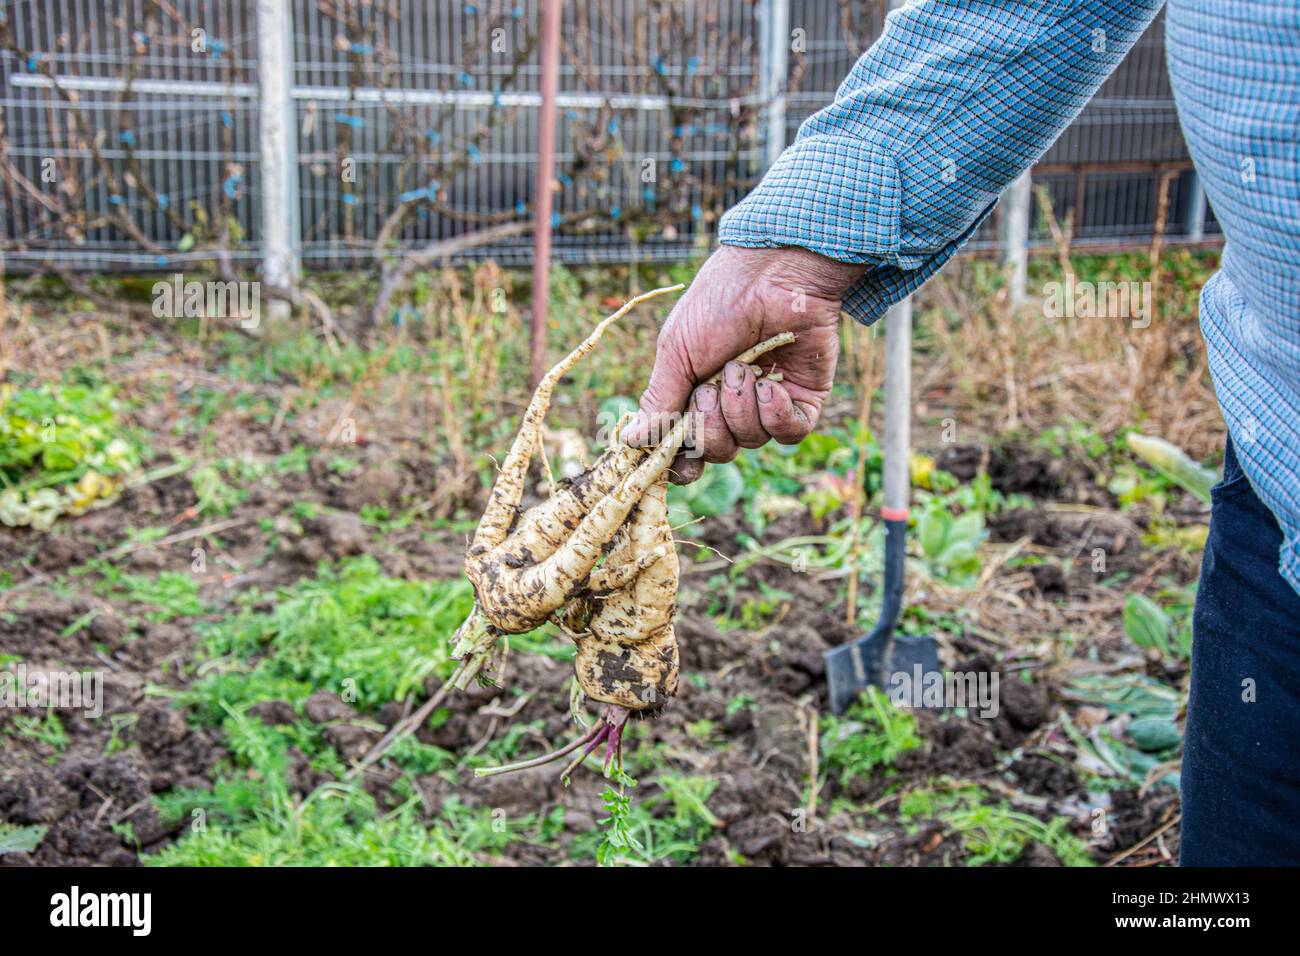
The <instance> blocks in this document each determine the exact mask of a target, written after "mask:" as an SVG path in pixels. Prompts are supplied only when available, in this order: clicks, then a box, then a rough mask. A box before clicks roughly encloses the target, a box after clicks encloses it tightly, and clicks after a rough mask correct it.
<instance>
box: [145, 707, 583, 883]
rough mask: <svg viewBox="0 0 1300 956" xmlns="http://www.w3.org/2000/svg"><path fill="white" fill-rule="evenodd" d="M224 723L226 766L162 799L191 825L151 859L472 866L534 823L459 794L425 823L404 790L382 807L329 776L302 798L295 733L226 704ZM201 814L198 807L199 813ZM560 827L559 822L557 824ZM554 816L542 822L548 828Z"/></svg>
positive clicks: (167, 810) (168, 811)
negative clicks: (292, 751) (296, 780)
mask: <svg viewBox="0 0 1300 956" xmlns="http://www.w3.org/2000/svg"><path fill="white" fill-rule="evenodd" d="M226 713H227V719H226V721H225V722H224V723H223V729H224V731H225V734H226V741H227V746H228V747H229V749H230V751H231V754H232V761H233V763H232V765H231V766H230V767H226V768H224V772H222V773H221V775H220V778H219V782H218V784H217V786H216V787H214V788H213V789H212V790H211V791H188V792H174V793H170V794H167V795H165V797H163V798H160V799H159V801H158V805H159V810H160V812H162V813H163V814H164V815H165V816H166V817H167V818H169V819H172V820H180V819H184V818H186V817H189V818H190V821H191V823H190V829H189V831H188V832H187V833H186V834H185V835H184V836H183V837H182V838H181V839H180V840H178V841H177V842H176V843H175V844H173V845H171V846H169V847H167V848H165V849H163V850H162V851H161V852H160V853H158V854H155V855H152V856H146V857H143V858H142V859H143V862H144V863H146V864H147V865H152V866H472V865H475V864H477V863H478V862H479V860H478V858H477V856H476V854H477V853H480V852H499V851H500V850H502V849H504V847H505V846H507V845H508V844H509V843H510V842H512V841H513V840H515V839H519V838H521V837H523V836H524V835H526V834H527V833H529V832H530V831H532V830H534V829H537V828H538V821H537V819H536V818H535V817H533V816H527V817H521V818H516V819H508V818H504V817H503V816H502V815H500V814H498V813H494V811H493V810H491V809H490V808H480V809H471V808H468V807H465V806H464V805H462V804H460V803H459V801H458V800H456V799H455V798H452V799H449V800H448V801H447V802H446V803H445V804H444V806H443V808H442V809H443V812H442V813H441V814H440V815H439V816H438V819H437V820H435V821H433V822H431V823H425V822H423V821H422V820H421V816H422V809H423V805H422V801H421V799H420V797H419V795H418V794H416V793H415V792H414V790H413V789H410V788H408V790H409V793H408V795H407V797H406V799H405V800H404V801H403V802H402V803H401V804H400V805H399V806H398V807H397V808H395V809H393V810H391V811H388V812H381V810H380V809H379V807H378V806H377V805H376V803H375V800H374V798H373V797H372V796H371V795H370V794H368V793H367V792H366V790H365V789H364V787H362V786H360V785H353V784H344V783H328V784H325V785H323V786H321V787H319V788H317V789H316V790H315V791H313V792H312V793H310V794H308V795H307V796H306V797H304V798H302V799H301V800H298V799H296V798H295V797H294V796H293V795H292V794H291V792H290V788H289V783H288V766H289V747H290V743H291V741H290V737H291V734H290V733H287V732H285V731H284V730H283V729H281V728H272V727H266V726H265V725H263V724H262V723H261V722H260V721H257V720H255V719H253V718H251V717H249V716H247V715H246V714H244V713H241V712H240V711H238V710H235V709H233V708H227V711H226ZM196 811H197V812H196ZM560 823H561V824H562V820H561V821H560ZM555 826H556V821H555V820H554V819H553V818H548V820H547V821H546V826H544V827H542V832H543V834H545V835H553V834H554V832H555Z"/></svg>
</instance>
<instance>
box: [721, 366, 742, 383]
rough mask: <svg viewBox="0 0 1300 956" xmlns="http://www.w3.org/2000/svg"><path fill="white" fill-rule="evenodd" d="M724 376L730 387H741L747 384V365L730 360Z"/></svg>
mask: <svg viewBox="0 0 1300 956" xmlns="http://www.w3.org/2000/svg"><path fill="white" fill-rule="evenodd" d="M723 377H724V378H725V379H726V381H727V387H728V388H740V386H741V385H743V384H745V366H743V365H741V364H740V363H739V362H728V363H727V370H726V371H725V372H724V373H723Z"/></svg>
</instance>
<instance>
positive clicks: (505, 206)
mask: <svg viewBox="0 0 1300 956" xmlns="http://www.w3.org/2000/svg"><path fill="white" fill-rule="evenodd" d="M283 2H285V3H286V4H288V8H289V15H290V18H291V29H292V44H291V45H292V64H291V66H290V70H291V72H290V96H291V99H292V115H293V118H294V124H295V131H294V136H293V137H292V139H293V141H294V142H295V145H296V155H295V156H294V157H292V158H291V161H292V162H293V163H294V164H295V165H296V171H297V183H298V191H297V192H298V194H297V210H298V223H297V232H298V237H299V242H300V252H301V256H302V259H303V262H304V264H305V265H306V266H308V267H334V268H339V267H351V266H355V265H358V264H365V263H373V262H375V261H378V260H380V259H382V258H383V257H384V256H385V255H388V254H390V253H391V252H392V251H393V250H395V249H396V250H401V249H404V248H419V247H422V246H424V245H426V244H428V243H430V242H435V241H438V240H445V239H449V238H453V237H456V236H465V235H467V234H472V233H473V232H475V231H476V230H481V229H484V228H486V227H490V226H493V225H499V224H502V223H508V222H512V221H519V220H524V219H527V218H528V217H529V215H530V212H531V209H532V204H533V201H534V198H535V196H534V190H535V188H536V187H535V162H536V146H537V114H538V106H539V104H540V95H539V92H538V88H539V66H538V63H539V53H538V50H537V49H536V46H537V43H536V35H535V24H536V23H537V22H538V17H539V11H538V6H539V2H538V0H475V2H464V0H461V2H451V0H427V2H424V0H420V2H416V0H410V2H398V0H365V2H362V0H283ZM886 9H887V4H886V3H882V2H877V0H866V2H851V0H758V2H751V0H658V2H649V3H647V2H637V0H590V2H570V3H567V4H565V8H564V14H563V16H564V20H563V30H562V37H563V39H562V50H561V58H560V93H559V101H558V117H559V119H558V122H559V129H558V134H557V142H558V144H559V150H558V156H557V165H556V168H557V183H556V190H557V192H556V195H555V210H556V212H555V216H554V226H555V236H556V237H555V255H556V256H557V258H558V259H560V260H561V261H571V262H573V261H578V262H581V261H604V260H612V259H629V258H631V259H669V258H681V257H683V256H686V255H689V254H690V253H691V251H692V250H693V249H694V248H696V247H697V246H698V245H700V244H702V243H707V242H708V240H709V238H710V237H711V235H712V233H713V231H714V228H715V226H716V222H717V219H718V217H719V216H720V215H721V213H722V212H723V211H724V210H725V209H726V208H727V207H728V206H730V205H731V204H733V203H734V202H735V201H736V200H737V199H739V198H740V197H741V196H742V195H743V194H744V193H745V191H746V190H747V189H748V188H750V186H752V185H753V184H754V183H755V182H757V180H758V179H759V178H760V177H761V175H762V172H763V170H764V168H765V167H766V165H767V163H768V162H770V160H771V158H772V157H773V156H774V155H775V152H776V151H777V150H779V147H780V146H781V145H782V143H783V142H787V141H789V140H790V139H791V138H792V137H793V136H794V134H795V132H796V131H797V129H798V125H799V123H800V122H801V121H802V120H803V119H804V118H805V117H807V116H808V115H809V114H810V113H812V112H814V111H815V110H816V109H818V108H819V107H820V106H822V105H824V104H825V103H827V102H828V101H829V100H830V99H831V98H832V97H833V96H834V92H835V89H836V87H837V86H838V84H839V82H840V80H841V79H842V78H843V77H844V75H845V74H846V73H847V72H848V70H849V69H850V67H851V66H852V64H853V62H854V61H855V60H856V58H857V56H858V55H859V54H860V53H861V52H862V51H863V50H864V49H866V47H867V46H869V45H870V43H871V42H873V41H874V39H875V38H876V37H877V36H878V35H879V34H880V32H881V30H882V28H883V24H884V15H885V11H886ZM0 10H2V11H3V17H4V22H3V30H4V34H3V35H4V38H5V42H4V44H3V47H4V48H3V51H0V108H3V124H4V126H3V139H2V140H0V149H2V152H0V166H2V167H3V170H4V182H3V190H4V208H3V213H2V214H0V215H2V216H3V219H2V221H0V241H2V242H3V255H4V257H5V263H6V265H7V267H9V268H28V269H30V268H40V267H45V266H48V265H49V264H51V263H54V264H57V265H60V266H61V267H63V268H75V269H95V270H109V269H143V270H154V269H163V270H169V269H174V268H178V267H181V266H183V265H184V264H186V263H191V262H198V261H210V260H212V259H213V258H214V256H215V257H219V258H222V259H223V260H224V261H227V262H232V263H233V262H243V263H248V264H251V263H254V262H256V261H257V260H258V258H259V256H260V251H261V245H260V242H261V237H260V231H261V222H262V208H261V203H262V184H261V179H260V170H261V160H260V157H259V150H258V122H259V92H258V90H259V87H258V68H259V64H258V62H257V42H256V38H257V18H256V4H255V3H254V2H252V0H119V2H97V0H9V2H5V3H3V4H2V5H0ZM1162 30H1163V26H1162V23H1161V22H1160V21H1157V23H1156V24H1155V25H1154V26H1153V27H1152V29H1151V30H1150V31H1149V32H1148V34H1147V35H1146V36H1145V37H1144V38H1143V39H1142V40H1141V41H1140V43H1139V44H1138V46H1137V47H1136V48H1135V49H1134V50H1133V51H1132V53H1131V54H1130V55H1129V57H1128V58H1127V59H1126V60H1125V62H1124V63H1123V65H1122V66H1121V67H1120V69H1119V70H1118V71H1117V72H1116V74H1115V75H1114V76H1113V77H1112V78H1111V79H1110V80H1108V81H1107V83H1106V84H1105V86H1104V87H1103V89H1102V90H1101V91H1100V92H1099V93H1098V95H1097V97H1096V98H1095V99H1094V101H1093V102H1092V103H1091V104H1090V105H1089V107H1088V108H1087V110H1086V111H1085V112H1084V114H1083V115H1082V116H1081V117H1080V118H1079V120H1078V121H1077V122H1076V123H1075V124H1074V125H1073V126H1071V127H1070V129H1069V130H1067V131H1066V133H1065V134H1064V136H1062V138H1061V139H1060V141H1059V142H1058V143H1057V144H1056V145H1055V146H1053V148H1052V149H1051V150H1050V151H1049V153H1048V154H1047V155H1046V156H1045V157H1043V160H1042V162H1041V163H1040V164H1039V166H1038V167H1037V168H1036V171H1035V179H1036V181H1037V182H1038V183H1039V184H1041V185H1043V186H1045V187H1046V188H1047V191H1048V194H1049V195H1050V196H1051V198H1052V201H1053V205H1054V208H1055V210H1056V211H1057V212H1058V213H1059V214H1066V213H1071V212H1072V218H1073V222H1074V227H1075V236H1076V238H1078V239H1080V240H1084V241H1095V242H1099V243H1108V242H1114V243H1122V242H1131V241H1142V240H1145V239H1147V238H1148V237H1150V236H1151V235H1152V233H1153V231H1155V230H1156V228H1157V225H1158V224H1160V225H1161V227H1162V228H1163V231H1164V232H1165V233H1166V234H1167V235H1168V236H1169V237H1171V238H1178V237H1185V238H1199V237H1200V236H1201V235H1203V234H1205V233H1206V232H1207V231H1208V232H1210V233H1213V232H1214V230H1215V224H1214V222H1213V217H1212V215H1207V214H1206V213H1205V211H1204V208H1203V198H1202V196H1201V194H1200V193H1199V191H1198V189H1197V188H1196V187H1195V183H1194V178H1193V177H1194V174H1193V173H1192V172H1191V164H1190V162H1189V159H1188V155H1187V151H1186V147H1185V145H1184V143H1183V140H1182V136H1181V134H1180V132H1179V128H1178V121H1177V116H1176V113H1175V110H1174V105H1173V101H1172V97H1171V94H1170V91H1169V86H1168V80H1167V77H1166V73H1165V69H1164V61H1163V32H1162ZM995 235H996V233H995V231H994V228H993V225H992V224H991V223H990V225H989V226H987V227H986V228H985V229H984V230H983V231H981V233H980V234H979V236H977V237H976V240H975V243H976V246H977V247H979V246H984V247H988V246H990V245H992V244H993V243H994V242H995ZM1034 238H1035V239H1036V240H1039V241H1041V240H1043V239H1044V238H1045V236H1044V235H1042V234H1041V232H1040V231H1035V233H1034ZM455 255H456V257H471V256H472V257H481V256H492V257H494V258H496V259H498V260H499V261H502V262H505V263H522V262H525V261H527V260H528V259H529V258H530V257H531V246H530V243H529V241H528V239H527V237H526V236H525V235H523V234H517V235H513V236H507V237H504V238H502V239H499V240H498V241H495V242H492V243H489V244H485V245H474V244H469V245H467V246H466V247H465V248H464V249H463V250H460V251H458V252H457V253H456V254H455Z"/></svg>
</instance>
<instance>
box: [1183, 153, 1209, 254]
mask: <svg viewBox="0 0 1300 956" xmlns="http://www.w3.org/2000/svg"><path fill="white" fill-rule="evenodd" d="M1188 184H1189V187H1190V189H1191V195H1189V196H1188V197H1187V227H1186V230H1185V231H1186V233H1187V238H1188V239H1189V240H1191V241H1192V242H1200V241H1201V240H1202V239H1204V238H1205V213H1206V211H1207V210H1208V208H1209V202H1208V201H1207V200H1206V198H1205V184H1204V183H1203V182H1201V174H1200V173H1198V172H1197V171H1196V170H1194V169H1193V170H1192V172H1191V174H1190V175H1189V176H1188Z"/></svg>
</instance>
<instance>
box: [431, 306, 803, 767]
mask: <svg viewBox="0 0 1300 956" xmlns="http://www.w3.org/2000/svg"><path fill="white" fill-rule="evenodd" d="M681 288H682V286H680V285H677V286H670V287H667V288H663V289H655V290H653V291H651V292H647V293H645V294H643V295H640V296H637V297H636V298H635V299H632V300H631V301H630V302H628V303H627V304H626V305H625V306H623V307H622V308H621V309H619V310H618V311H617V312H615V313H614V314H613V315H611V316H609V317H608V318H606V319H604V320H603V321H602V322H601V323H600V324H599V325H597V326H596V328H595V329H593V330H592V332H591V334H590V335H589V336H588V337H587V339H586V340H585V341H584V342H583V343H582V344H581V345H579V346H578V347H577V348H576V349H574V350H573V351H572V352H571V353H569V355H567V356H566V357H565V358H564V359H563V360H562V361H561V362H559V364H557V365H556V366H555V367H554V368H553V369H551V371H550V372H548V373H547V375H546V376H545V377H544V378H543V379H542V381H541V382H540V383H539V384H538V386H537V389H536V391H535V392H534V394H533V397H532V401H531V402H529V405H528V408H527V410H526V411H525V413H524V417H523V421H522V422H521V423H520V427H519V432H518V434H517V435H516V437H515V440H514V444H513V445H512V446H511V448H510V453H509V454H508V455H507V456H506V459H505V461H504V462H502V464H501V467H500V473H499V475H498V477H497V481H496V484H495V485H494V487H493V489H492V492H491V494H490V495H489V498H488V504H487V507H486V509H485V510H484V512H483V517H482V519H481V520H480V521H479V525H478V530H477V531H476V533H475V535H474V538H473V540H472V542H471V543H470V546H469V550H468V551H467V552H466V555H465V573H466V575H467V576H468V577H469V580H470V582H471V583H472V584H473V585H474V594H475V604H474V609H473V611H472V612H471V614H470V617H469V618H468V619H467V620H466V621H465V623H464V624H463V625H462V626H461V628H460V630H459V632H458V633H457V638H456V643H455V647H454V648H453V656H455V657H457V658H458V659H460V660H461V661H462V666H461V668H460V669H459V671H458V672H457V679H456V682H455V683H456V686H459V687H462V688H463V687H466V686H468V683H469V681H470V680H471V679H474V678H476V677H477V678H478V679H480V680H483V679H484V672H485V670H486V668H487V667H488V666H489V665H490V663H491V661H492V658H493V656H494V654H495V652H496V647H497V644H498V641H499V639H500V638H501V637H502V636H504V635H509V634H521V633H524V632H526V631H530V630H533V629H534V628H536V627H539V626H540V625H542V624H544V623H546V622H547V621H554V622H555V623H556V624H557V625H558V626H559V627H560V628H561V629H563V630H564V632H565V633H567V634H568V635H569V636H570V637H572V638H573V640H574V641H575V643H576V644H577V660H576V672H577V679H578V683H579V686H580V687H581V689H582V691H583V693H585V694H586V696H587V697H588V698H590V699H592V700H596V701H600V702H602V703H604V704H605V705H607V706H606V710H605V713H604V715H603V716H602V718H601V720H600V721H598V722H597V723H596V724H595V725H594V726H593V727H592V728H591V729H590V730H589V731H588V732H587V733H586V734H584V735H583V736H582V737H581V738H579V739H578V740H576V741H574V742H572V743H571V744H569V745H568V746H566V747H563V748H561V749H560V750H558V751H556V752H555V753H553V754H550V755H548V756H547V757H546V758H538V759H537V760H532V761H527V762H525V763H523V764H516V765H512V766H509V767H499V768H494V769H492V770H488V771H479V773H480V775H487V774H491V773H504V772H507V771H510V770H519V769H524V768H525V767H531V766H536V765H538V764H539V763H544V762H547V761H548V760H554V759H559V758H560V757H561V756H564V755H565V754H568V753H570V752H573V751H579V750H580V748H582V749H581V750H580V752H579V753H578V754H577V756H576V757H575V759H574V760H573V762H572V763H571V764H570V766H569V768H567V769H566V771H565V774H566V776H567V773H568V770H569V769H572V767H574V766H577V765H578V764H579V763H581V761H582V759H583V758H584V757H585V756H586V755H587V754H588V753H590V752H591V751H593V750H595V749H596V748H597V747H598V746H599V745H600V744H602V743H604V744H605V745H606V752H605V765H606V767H607V768H608V766H609V765H610V763H611V762H612V761H613V760H614V759H615V758H616V757H617V758H618V759H619V760H620V761H621V752H620V751H621V742H622V730H623V725H624V723H625V722H626V720H627V719H628V717H629V716H631V715H633V714H636V715H639V716H652V715H654V714H656V713H658V712H659V711H660V710H662V709H663V707H664V706H665V705H666V704H667V702H668V700H669V698H671V697H672V696H673V695H674V694H675V693H676V691H677V670H678V653H677V640H676V636H675V634H674V630H673V615H674V612H675V610H676V599H677V581H678V563H677V552H676V550H675V549H674V547H673V536H672V529H671V527H670V526H669V524H668V469H669V466H670V465H671V464H672V461H673V459H674V458H675V457H676V455H677V453H678V451H680V450H681V448H682V446H683V444H684V443H685V441H686V439H687V437H688V431H689V420H688V419H687V418H686V417H682V418H680V419H678V420H677V421H676V422H675V423H674V425H673V427H672V428H671V429H670V430H669V431H668V432H667V434H666V435H664V436H663V438H662V440H661V441H660V442H659V444H658V445H656V446H654V447H651V448H632V447H629V446H627V445H625V444H623V443H622V442H621V441H620V440H618V439H617V437H616V438H615V439H614V441H613V443H612V445H611V447H610V448H609V449H608V450H606V451H605V452H604V453H603V454H602V455H601V456H600V458H599V459H597V461H596V462H595V464H594V465H592V466H591V467H590V468H589V469H587V470H586V471H585V472H583V473H582V474H580V475H578V476H577V477H576V478H573V479H569V480H567V481H562V482H560V483H559V484H558V486H556V487H555V488H554V493H553V494H552V495H551V497H550V498H548V499H547V500H545V501H543V502H542V503H540V504H538V505H536V506H534V507H533V508H530V509H528V510H527V511H521V509H520V507H519V505H520V501H521V499H522V497H523V493H524V484H525V481H526V478H527V473H528V465H529V462H530V460H531V458H532V454H533V451H534V450H535V449H536V448H538V447H539V441H540V436H541V428H542V421H543V419H544V418H545V415H546V412H547V410H548V408H549V406H550V401H551V395H552V393H553V391H554V389H555V386H556V384H557V383H558V382H559V381H560V379H561V378H563V376H564V375H565V374H567V373H568V372H569V370H570V369H572V368H573V366H574V365H576V364H577V362H578V361H579V360H580V359H581V358H582V357H583V356H585V355H587V354H588V353H590V352H591V351H592V350H593V349H594V348H595V347H596V344H597V342H598V341H599V339H600V336H601V334H602V333H603V332H604V331H605V329H607V328H608V327H609V325H610V324H611V323H613V322H615V321H616V320H618V319H619V318H620V317H621V316H623V315H625V314H627V312H629V311H630V310H631V309H633V308H635V307H636V306H637V305H639V304H641V303H642V302H645V301H647V300H648V299H651V298H654V297H655V296H659V295H663V294H666V293H669V292H676V291H678V290H680V289H681ZM793 341H794V335H793V334H792V333H784V334H782V335H778V336H774V337H773V338H771V339H769V340H767V341H766V342H763V343H760V344H759V345H758V346H755V347H754V348H753V349H750V350H748V351H747V352H745V353H744V354H742V355H740V356H737V361H740V362H745V363H751V362H753V361H754V360H755V359H757V358H758V357H759V356H761V355H763V354H765V353H766V352H769V351H771V350H772V349H775V348H779V347H780V346H783V345H787V344H789V343H790V342H793Z"/></svg>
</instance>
